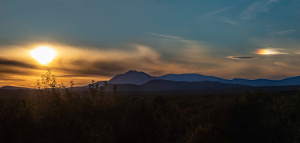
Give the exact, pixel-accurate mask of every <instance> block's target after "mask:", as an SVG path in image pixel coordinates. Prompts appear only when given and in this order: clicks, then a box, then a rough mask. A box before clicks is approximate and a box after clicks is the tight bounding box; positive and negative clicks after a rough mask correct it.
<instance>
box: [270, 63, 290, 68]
mask: <svg viewBox="0 0 300 143" xmlns="http://www.w3.org/2000/svg"><path fill="white" fill-rule="evenodd" d="M274 64H275V65H278V66H282V67H288V66H289V65H288V64H286V63H283V62H274Z"/></svg>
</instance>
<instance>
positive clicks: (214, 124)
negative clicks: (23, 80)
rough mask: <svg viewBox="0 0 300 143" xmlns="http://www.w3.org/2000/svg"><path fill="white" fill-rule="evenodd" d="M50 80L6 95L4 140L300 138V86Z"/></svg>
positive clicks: (265, 142) (1, 118) (249, 141)
mask: <svg viewBox="0 0 300 143" xmlns="http://www.w3.org/2000/svg"><path fill="white" fill-rule="evenodd" d="M46 84H49V83H46ZM49 85H50V86H52V88H46V89H39V90H36V93H35V95H33V96H30V97H27V98H25V99H24V98H23V99H22V98H21V99H18V98H10V99H8V98H0V99H1V100H0V142H1V143H2V142H3V143H35V142H38V143H53V142H57V143H60V142H64V143H76V142H78V143H81V142H84V143H86V142H91V143H95V142H100V143H110V142H112V143H114V142H130V143H133V142H143V143H147V142H153V143H154V142H164V143H167V142H170V143H176V142H179V143H183V142H186V143H198V142H201V143H220V142H227V143H234V142H236V143H241V142H243V143H258V142H262V143H274V142H282V143H289V142H291V143H296V142H300V92H296V91H294V92H293V91H292V92H282V93H281V92H276V93H265V92H263V91H262V90H256V91H255V92H251V93H250V92H248V91H245V92H244V93H243V94H229V95H221V94H218V95H176V96H164V95H161V96H157V95H156V96H143V95H140V96H136V95H135V96H129V95H124V94H121V93H117V92H116V91H115V92H113V93H111V94H109V95H108V94H105V92H103V90H102V89H103V88H100V87H98V86H95V85H91V86H90V91H89V93H86V94H84V93H80V94H78V92H76V91H73V90H72V88H64V87H60V88H56V87H55V86H54V85H51V84H49ZM115 88H116V89H117V87H115ZM1 96H2V95H1Z"/></svg>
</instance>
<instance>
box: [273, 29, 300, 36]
mask: <svg viewBox="0 0 300 143" xmlns="http://www.w3.org/2000/svg"><path fill="white" fill-rule="evenodd" d="M295 31H296V30H295V29H290V30H284V31H279V32H273V33H272V35H273V36H275V35H281V36H283V35H286V34H289V33H292V32H295Z"/></svg>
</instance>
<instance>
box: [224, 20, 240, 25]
mask: <svg viewBox="0 0 300 143" xmlns="http://www.w3.org/2000/svg"><path fill="white" fill-rule="evenodd" d="M220 20H221V21H222V22H225V23H228V24H232V25H239V24H238V23H237V22H235V21H232V20H230V19H227V18H222V19H220Z"/></svg>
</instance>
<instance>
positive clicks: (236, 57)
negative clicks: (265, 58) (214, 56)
mask: <svg viewBox="0 0 300 143" xmlns="http://www.w3.org/2000/svg"><path fill="white" fill-rule="evenodd" d="M227 58H229V59H233V60H256V59H259V58H260V57H257V56H228V57H227Z"/></svg>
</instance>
